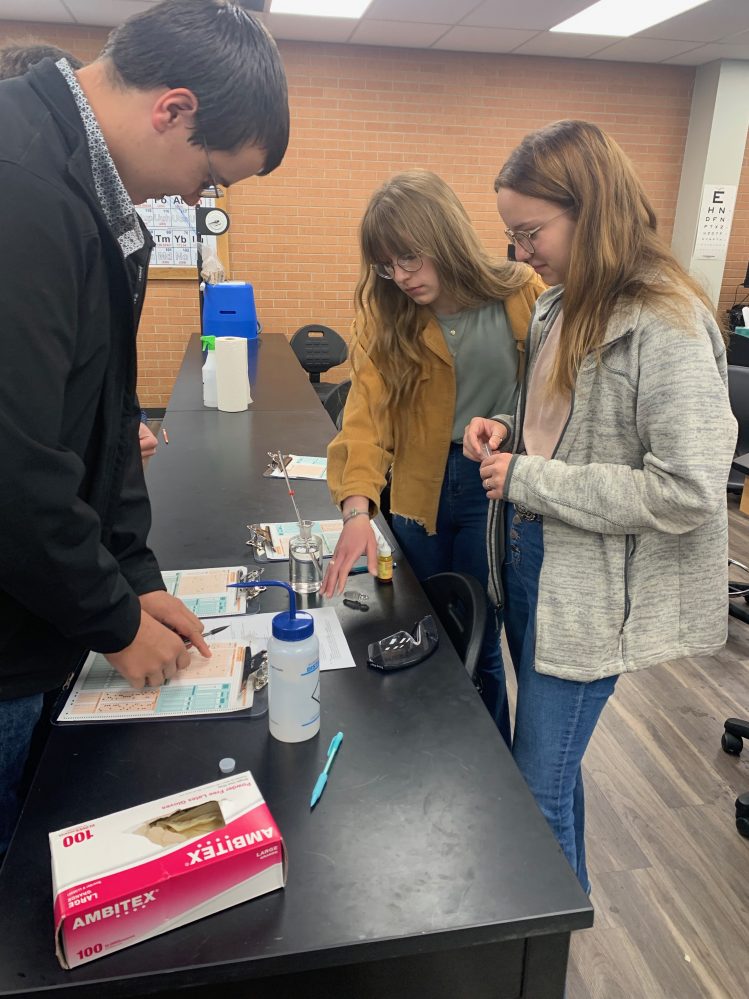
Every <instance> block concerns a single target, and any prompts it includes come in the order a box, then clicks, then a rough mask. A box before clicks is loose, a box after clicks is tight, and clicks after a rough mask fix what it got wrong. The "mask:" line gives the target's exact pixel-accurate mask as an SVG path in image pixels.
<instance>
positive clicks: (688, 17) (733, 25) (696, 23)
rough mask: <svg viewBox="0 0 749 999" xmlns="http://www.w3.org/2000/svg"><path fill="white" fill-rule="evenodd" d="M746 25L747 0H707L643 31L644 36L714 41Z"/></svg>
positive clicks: (748, 5)
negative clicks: (707, 0) (707, 1)
mask: <svg viewBox="0 0 749 999" xmlns="http://www.w3.org/2000/svg"><path fill="white" fill-rule="evenodd" d="M746 28H749V2H748V0H710V2H709V3H703V4H702V5H701V6H700V7H693V8H692V10H688V11H687V12H686V13H684V14H679V15H678V17H671V18H669V20H668V21H663V22H662V23H661V24H654V25H653V27H652V28H646V29H645V31H643V32H642V34H643V35H645V36H646V37H647V38H672V39H674V40H675V41H689V42H716V41H718V39H720V38H725V37H726V36H729V35H733V34H735V33H736V32H737V31H744V30H746Z"/></svg>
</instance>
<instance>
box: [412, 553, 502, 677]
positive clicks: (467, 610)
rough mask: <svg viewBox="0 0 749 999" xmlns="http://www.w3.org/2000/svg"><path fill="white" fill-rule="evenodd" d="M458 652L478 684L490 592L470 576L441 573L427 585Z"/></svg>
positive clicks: (425, 583)
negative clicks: (487, 600)
mask: <svg viewBox="0 0 749 999" xmlns="http://www.w3.org/2000/svg"><path fill="white" fill-rule="evenodd" d="M423 586H424V590H425V591H426V595H427V596H428V597H429V602H430V603H431V605H432V606H433V607H434V609H435V611H436V612H437V616H438V617H439V619H440V621H441V622H442V627H443V628H444V629H445V631H446V632H447V634H448V636H449V638H450V641H451V642H452V643H453V645H454V646H455V651H456V652H457V653H458V655H459V656H460V658H461V659H462V660H463V665H464V666H465V668H466V670H467V672H468V675H469V676H470V677H471V679H472V680H473V681H474V682H475V680H476V667H477V666H478V660H479V654H480V652H481V645H482V643H483V641H484V629H485V628H486V615H487V613H488V611H487V605H486V591H485V590H484V587H483V586H482V585H481V583H479V581H478V580H477V579H476V577H475V576H469V575H468V573H466V572H438V573H437V574H436V575H434V576H430V577H429V578H428V579H427V580H425V581H424V583H423Z"/></svg>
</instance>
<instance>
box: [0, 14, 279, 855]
mask: <svg viewBox="0 0 749 999" xmlns="http://www.w3.org/2000/svg"><path fill="white" fill-rule="evenodd" d="M288 131H289V118H288V100H287V91H286V80H285V76H284V71H283V67H282V65H281V61H280V57H279V55H278V51H277V49H276V46H275V44H274V42H273V41H272V39H271V38H270V36H269V35H268V33H267V31H266V30H265V28H264V27H263V26H262V24H261V23H260V22H259V21H257V20H256V19H254V18H253V17H252V16H251V15H250V14H248V13H247V12H246V11H245V10H243V8H241V7H240V6H238V5H235V4H232V3H228V2H223V0H166V2H164V3H161V4H159V5H157V6H156V7H154V8H151V9H150V10H149V11H147V12H145V13H143V14H140V15H138V16H136V17H133V18H131V19H130V20H128V21H127V22H125V23H124V24H123V25H122V26H121V27H119V28H117V29H116V30H115V31H114V32H113V33H112V35H111V36H110V38H109V41H108V43H107V46H106V48H105V50H104V52H103V53H102V55H101V57H100V58H99V59H98V60H96V61H95V62H93V63H91V64H90V65H89V66H86V67H84V68H83V69H80V70H78V71H77V72H74V71H73V69H72V68H71V67H70V65H69V64H68V63H67V62H66V61H65V60H61V61H59V62H57V63H55V62H53V61H52V60H44V61H43V62H41V63H40V64H39V65H38V66H35V67H34V68H33V69H32V70H31V71H30V72H29V73H28V74H27V75H26V76H24V77H22V78H20V79H13V80H7V81H4V82H2V83H0V190H2V192H3V197H2V208H1V209H0V212H1V213H2V222H3V225H2V230H3V239H2V240H0V342H1V343H2V354H1V355H0V356H1V357H2V362H1V363H0V467H1V468H2V472H0V855H2V852H3V851H4V850H5V848H6V847H7V842H8V840H9V837H10V833H11V831H12V828H13V824H14V822H15V817H16V811H17V800H16V794H17V786H18V781H19V778H20V773H21V770H22V768H23V763H24V760H25V759H26V754H27V751H28V745H29V741H30V738H31V734H32V731H33V728H34V725H35V723H36V719H37V718H38V717H39V713H40V711H41V706H42V699H43V694H44V692H45V691H48V690H52V689H54V688H55V687H57V686H59V685H60V684H61V682H62V681H63V680H64V679H65V677H66V675H67V673H68V671H69V669H70V667H71V665H73V664H74V663H75V661H76V660H77V659H78V658H79V657H80V655H81V654H82V653H83V652H84V651H85V650H87V649H93V650H96V651H98V652H102V653H104V654H105V655H106V657H107V658H108V660H109V661H110V663H111V664H112V665H113V666H114V667H115V668H116V669H117V670H119V672H120V673H121V674H122V675H123V676H124V677H125V678H126V679H127V680H128V681H129V682H130V683H131V684H132V685H133V686H134V687H139V688H140V687H143V686H144V685H152V686H157V685H159V684H161V683H163V682H164V680H165V679H168V678H169V677H171V676H173V675H174V674H175V673H176V671H177V670H178V669H180V668H183V667H184V666H186V665H187V663H188V661H189V656H188V654H187V652H186V651H185V642H186V641H189V642H191V643H192V644H193V645H194V646H195V647H196V648H197V649H199V650H200V651H201V652H202V653H203V654H206V655H209V654H210V652H209V649H208V647H207V645H206V644H205V642H204V640H203V638H202V637H201V632H202V625H201V623H200V621H199V620H198V619H197V618H196V617H194V616H193V615H192V614H191V613H189V611H188V610H187V609H186V608H185V606H184V605H183V604H182V603H181V602H180V601H179V600H176V599H174V598H172V597H171V596H170V595H168V594H167V593H166V592H165V589H164V586H163V582H162V579H161V575H160V572H159V567H158V565H157V562H156V559H155V558H154V556H153V554H152V552H151V551H150V550H149V549H148V547H147V545H146V537H147V534H148V530H149V527H150V509H149V503H148V496H147V493H146V489H145V484H144V480H143V470H142V465H141V461H140V453H139V447H138V422H139V412H138V409H137V407H136V404H135V388H136V347H135V336H136V329H137V324H138V319H139V316H140V310H141V306H142V302H143V294H144V290H145V279H146V272H147V269H148V260H149V256H150V252H151V246H152V241H151V238H150V236H149V234H148V232H147V231H146V230H145V227H144V226H143V225H142V224H141V223H140V220H139V218H138V216H137V213H136V212H135V210H134V208H133V205H134V204H139V203H140V202H142V201H145V200H146V199H147V198H152V197H160V196H162V195H164V194H180V195H182V197H183V198H184V199H185V200H186V201H187V202H188V203H189V204H195V203H196V202H197V201H198V199H199V197H200V193H201V191H202V190H203V188H204V187H206V186H208V185H210V184H214V183H221V184H223V185H229V184H232V183H235V182H237V181H239V180H242V179H243V178H245V177H250V176H253V175H255V174H267V173H269V172H270V171H271V170H273V169H274V168H275V167H276V166H277V165H278V164H279V163H280V161H281V159H282V157H283V155H284V152H285V150H286V145H287V142H288Z"/></svg>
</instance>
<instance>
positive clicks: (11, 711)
mask: <svg viewBox="0 0 749 999" xmlns="http://www.w3.org/2000/svg"><path fill="white" fill-rule="evenodd" d="M43 703H44V695H43V694H32V695H31V696H30V697H16V698H12V699H11V700H9V701H0V859H2V856H3V854H4V853H5V851H6V850H7V849H8V844H9V843H10V838H11V836H12V835H13V830H14V829H15V826H16V819H17V818H18V813H19V811H20V808H21V803H20V800H19V788H20V786H21V778H22V777H23V768H24V764H25V763H26V757H27V756H28V755H29V747H30V745H31V736H32V735H33V733H34V727H35V725H36V723H37V722H38V721H39V717H40V715H41V713H42V706H43Z"/></svg>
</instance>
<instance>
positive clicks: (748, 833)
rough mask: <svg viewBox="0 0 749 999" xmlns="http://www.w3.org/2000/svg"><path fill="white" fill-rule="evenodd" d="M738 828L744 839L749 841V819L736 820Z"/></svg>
mask: <svg viewBox="0 0 749 999" xmlns="http://www.w3.org/2000/svg"><path fill="white" fill-rule="evenodd" d="M736 828H737V829H738V831H739V833H740V834H741V835H742V836H743V837H744V839H749V819H736Z"/></svg>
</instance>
